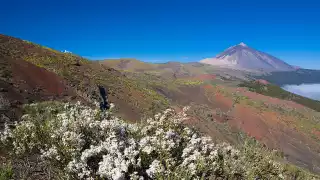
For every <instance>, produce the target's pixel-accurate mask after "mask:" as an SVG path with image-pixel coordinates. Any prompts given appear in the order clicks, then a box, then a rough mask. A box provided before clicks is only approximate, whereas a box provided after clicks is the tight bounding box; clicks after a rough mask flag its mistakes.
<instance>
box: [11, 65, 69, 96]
mask: <svg viewBox="0 0 320 180" xmlns="http://www.w3.org/2000/svg"><path fill="white" fill-rule="evenodd" d="M12 74H13V81H14V83H15V84H19V88H20V89H24V90H27V91H33V90H40V91H41V92H42V95H47V96H59V95H62V94H63V93H64V92H66V91H67V90H68V87H67V86H66V85H65V84H64V81H63V79H62V78H60V77H59V76H58V75H57V74H55V73H53V72H50V71H47V70H46V69H44V68H40V67H37V66H35V65H33V64H31V63H29V62H26V61H23V60H21V61H13V63H12Z"/></svg>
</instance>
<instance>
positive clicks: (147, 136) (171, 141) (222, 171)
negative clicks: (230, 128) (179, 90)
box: [1, 103, 286, 180]
mask: <svg viewBox="0 0 320 180" xmlns="http://www.w3.org/2000/svg"><path fill="white" fill-rule="evenodd" d="M26 109H27V110H28V111H27V112H29V113H28V114H26V115H24V116H23V117H22V121H21V122H19V123H17V124H16V127H15V128H14V129H12V130H10V129H9V128H8V127H7V128H6V130H5V131H4V132H3V133H2V134H1V141H2V142H3V144H5V145H6V146H7V148H10V149H12V153H13V155H14V156H18V155H20V156H24V155H26V154H32V153H38V154H40V155H41V158H42V159H43V161H47V162H48V163H50V164H51V165H52V166H54V167H55V168H57V169H60V170H61V171H62V172H63V174H64V175H65V178H67V179H99V178H100V179H119V180H120V179H210V178H212V179H216V178H221V179H253V178H261V179H286V177H285V175H286V174H285V173H284V172H285V170H284V168H283V166H282V165H281V164H280V163H277V162H276V161H273V160H272V158H271V156H263V155H257V154H256V153H254V152H249V151H248V152H246V150H244V151H239V150H237V149H234V148H233V147H232V146H230V145H229V144H227V143H222V144H214V143H213V142H212V141H211V138H209V137H206V136H202V135H201V134H199V133H198V132H197V131H195V130H193V129H190V128H188V127H186V126H184V125H183V121H184V120H185V119H186V118H187V115H186V111H187V109H188V108H184V109H183V111H182V112H180V113H176V112H174V111H173V110H171V109H168V110H165V111H164V112H163V113H160V114H156V115H155V117H153V118H150V119H147V120H145V121H143V123H136V124H130V123H127V122H124V121H123V120H121V119H119V118H117V117H115V116H113V115H112V113H111V112H109V111H105V112H101V111H100V110H99V109H98V108H96V109H95V108H89V107H86V106H82V105H81V104H80V103H77V104H69V103H68V104H63V105H58V104H54V105H50V106H48V107H46V106H43V104H42V105H41V104H33V105H29V106H27V107H26ZM243 152H245V153H243ZM257 157H258V159H256V158H257ZM259 158H260V159H259ZM262 162H263V166H261V165H260V163H262Z"/></svg>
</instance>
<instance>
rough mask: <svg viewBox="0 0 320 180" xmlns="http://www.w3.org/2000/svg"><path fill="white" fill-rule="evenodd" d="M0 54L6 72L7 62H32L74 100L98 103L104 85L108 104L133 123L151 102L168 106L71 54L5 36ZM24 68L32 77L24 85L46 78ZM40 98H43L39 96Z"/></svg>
mask: <svg viewBox="0 0 320 180" xmlns="http://www.w3.org/2000/svg"><path fill="white" fill-rule="evenodd" d="M0 54H1V56H2V57H3V56H5V57H6V59H4V62H6V63H7V65H5V66H2V67H5V68H6V69H9V70H8V71H12V67H11V66H10V65H9V64H8V62H9V60H10V59H11V60H14V61H23V62H22V63H25V64H26V63H27V64H30V63H31V64H32V67H34V66H36V67H35V68H37V69H41V71H45V72H47V71H50V72H49V73H50V74H54V76H55V77H57V78H60V79H61V80H63V81H64V82H65V86H66V87H70V88H72V92H73V93H75V94H76V97H79V98H81V99H83V100H85V101H88V102H92V101H93V100H97V101H100V95H99V91H98V88H97V86H98V85H102V86H104V87H105V88H106V89H108V91H109V99H110V101H112V102H114V103H116V104H118V105H119V106H121V107H122V108H121V109H116V111H118V113H119V115H121V116H122V117H123V118H124V119H128V120H134V119H137V118H139V117H141V116H142V115H143V114H144V112H145V111H146V109H148V108H150V107H151V104H152V103H151V102H153V101H154V99H158V104H159V106H160V107H162V108H164V107H166V106H167V101H166V99H165V98H164V97H163V96H160V95H158V94H156V93H155V92H153V91H151V90H148V89H147V88H146V87H143V86H139V85H138V84H137V83H136V82H134V81H132V80H130V79H128V78H126V77H125V75H123V74H122V73H120V72H119V71H117V70H115V69H113V68H110V67H107V66H105V65H102V64H99V63H97V62H92V61H88V60H87V59H84V58H82V57H79V56H76V55H74V54H70V53H62V52H59V51H56V50H53V49H50V48H47V47H42V46H40V45H37V44H33V43H31V42H28V41H23V40H20V39H17V38H13V37H9V36H5V35H0ZM22 63H21V64H22ZM18 64H20V63H18ZM43 68H44V69H43ZM23 69H24V71H25V73H28V74H31V75H32V76H25V77H30V78H29V79H28V81H27V83H31V81H35V82H38V81H39V80H38V79H41V78H45V77H46V76H42V74H38V75H39V76H38V75H37V74H36V72H33V71H31V69H30V70H28V69H25V68H23ZM50 79H51V78H50ZM52 80H54V79H52ZM45 82H48V81H45ZM52 83H54V82H52ZM47 84H51V83H47ZM51 85H53V84H51ZM40 97H42V94H41V95H40ZM138 102H139V103H138Z"/></svg>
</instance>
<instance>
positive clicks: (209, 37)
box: [0, 0, 320, 69]
mask: <svg viewBox="0 0 320 180" xmlns="http://www.w3.org/2000/svg"><path fill="white" fill-rule="evenodd" d="M1 6H2V9H1V11H0V22H1V25H0V33H2V34H6V35H11V36H15V37H19V38H22V39H26V40H30V41H33V42H36V43H39V44H42V45H45V46H49V47H51V48H54V49H58V50H68V51H71V52H73V53H76V54H79V55H82V56H85V57H89V58H92V59H103V58H119V57H130V58H137V59H140V60H144V61H151V62H161V61H183V62H186V61H198V60H200V59H202V58H206V57H213V56H215V55H216V54H217V53H219V52H221V51H223V50H224V49H226V48H228V47H229V46H232V45H235V44H238V43H240V42H245V43H246V44H247V45H249V46H251V47H253V48H256V49H258V50H261V51H264V52H268V53H270V54H272V55H274V56H276V57H279V58H281V59H283V60H285V61H287V62H288V63H290V64H293V65H298V66H302V67H305V68H317V69H320V20H319V18H320V11H319V9H320V2H317V1H310V0H304V1H300V2H296V1H281V0H277V1H274V0H268V1H253V0H251V1H246V0H243V1H240V0H237V1H232V0H229V1H213V0H211V1H204V0H193V1H187V0H184V1H180V0H179V1H178V0H170V1H169V0H161V1H160V0H146V1H142V0H135V1H134V0H130V1H129V0H126V1H124V0H113V1H109V0H104V1H102V0H101V1H96V0H90V1H80V0H78V1H74V0H68V1H62V0H56V1H39V0H29V1H25V0H19V1H17V0H10V1H9V0H7V1H3V2H1Z"/></svg>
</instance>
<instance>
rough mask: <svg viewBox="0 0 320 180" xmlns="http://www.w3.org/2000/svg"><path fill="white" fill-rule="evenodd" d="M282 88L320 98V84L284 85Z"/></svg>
mask: <svg viewBox="0 0 320 180" xmlns="http://www.w3.org/2000/svg"><path fill="white" fill-rule="evenodd" d="M282 88H283V89H284V90H286V91H289V92H292V93H295V94H298V95H301V96H305V97H308V98H312V99H316V100H320V84H301V85H284V86H283V87H282Z"/></svg>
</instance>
